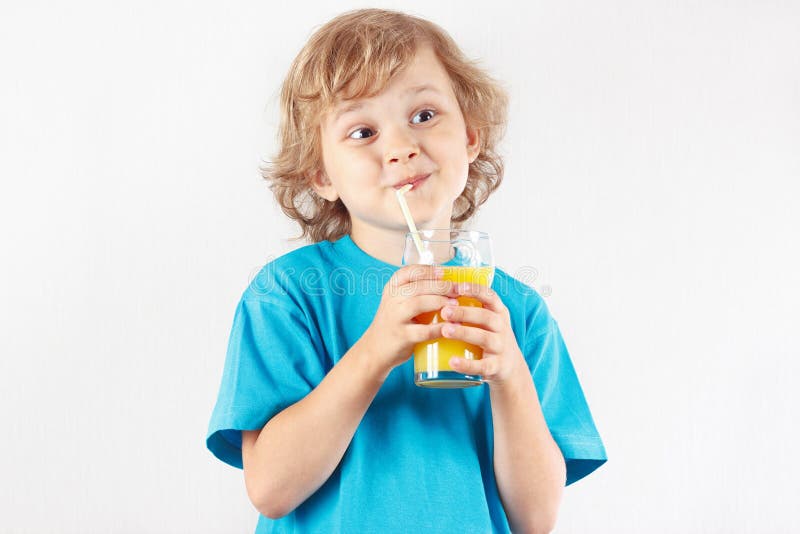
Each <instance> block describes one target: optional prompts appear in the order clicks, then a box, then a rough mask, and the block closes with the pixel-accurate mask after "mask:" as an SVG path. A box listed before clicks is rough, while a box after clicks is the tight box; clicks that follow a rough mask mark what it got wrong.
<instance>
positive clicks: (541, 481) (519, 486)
mask: <svg viewBox="0 0 800 534" xmlns="http://www.w3.org/2000/svg"><path fill="white" fill-rule="evenodd" d="M521 360H522V357H521V354H520V361H521ZM522 367H523V369H522V370H521V371H520V372H519V373H518V374H515V376H516V377H518V378H517V379H516V380H514V381H512V382H509V383H507V384H502V385H499V384H498V385H496V386H494V387H491V386H490V387H491V389H490V399H491V402H492V422H493V425H494V473H495V478H496V480H497V489H498V491H499V492H500V498H501V500H502V501H503V506H504V508H505V510H506V513H507V514H508V519H509V523H511V526H512V530H514V532H534V533H538V532H550V531H552V530H553V528H554V527H555V523H556V518H557V516H558V509H559V506H560V503H561V497H562V495H563V492H564V486H565V484H566V476H567V474H566V467H565V465H564V457H563V456H562V455H561V450H560V449H559V448H558V445H556V443H555V441H553V438H552V436H551V435H550V431H549V429H548V428H547V424H546V423H545V420H544V415H543V414H542V409H541V406H540V405H539V399H538V396H537V394H536V386H535V385H534V383H533V379H532V378H531V375H530V373H528V372H527V369H526V368H524V366H522Z"/></svg>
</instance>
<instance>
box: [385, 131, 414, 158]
mask: <svg viewBox="0 0 800 534" xmlns="http://www.w3.org/2000/svg"><path fill="white" fill-rule="evenodd" d="M384 133H385V134H386V133H389V132H384ZM418 155H419V144H417V142H416V140H415V139H414V137H413V136H411V135H409V134H408V132H407V131H403V130H402V129H400V128H397V129H395V130H394V131H393V132H391V133H389V136H388V139H387V142H386V154H385V156H384V158H383V159H384V162H385V163H400V164H404V163H406V162H408V161H409V160H411V159H412V158H415V157H417V156H418Z"/></svg>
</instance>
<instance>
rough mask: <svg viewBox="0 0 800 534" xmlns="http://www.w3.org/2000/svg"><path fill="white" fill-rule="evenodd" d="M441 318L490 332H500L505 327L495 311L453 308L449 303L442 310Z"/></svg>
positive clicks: (468, 307)
mask: <svg viewBox="0 0 800 534" xmlns="http://www.w3.org/2000/svg"><path fill="white" fill-rule="evenodd" d="M457 302H458V301H456V303H457ZM442 318H443V319H444V320H445V321H450V322H451V323H464V324H466V325H468V326H477V327H480V328H483V329H484V330H489V331H491V332H502V331H503V327H504V326H505V325H504V323H503V319H502V317H501V316H500V315H499V314H498V313H497V312H495V311H492V310H490V309H488V308H478V307H475V306H458V305H455V306H454V305H453V304H452V303H451V302H449V301H448V304H447V305H446V306H445V307H444V308H443V309H442Z"/></svg>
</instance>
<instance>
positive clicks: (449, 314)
mask: <svg viewBox="0 0 800 534" xmlns="http://www.w3.org/2000/svg"><path fill="white" fill-rule="evenodd" d="M452 315H453V308H442V317H444V318H445V319H447V318H449V317H452Z"/></svg>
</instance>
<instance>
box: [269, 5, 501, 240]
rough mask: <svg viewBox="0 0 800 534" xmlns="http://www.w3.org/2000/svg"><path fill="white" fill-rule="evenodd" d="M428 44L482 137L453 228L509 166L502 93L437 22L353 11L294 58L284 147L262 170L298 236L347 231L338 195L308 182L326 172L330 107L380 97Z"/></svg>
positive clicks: (284, 91)
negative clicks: (323, 131) (503, 146)
mask: <svg viewBox="0 0 800 534" xmlns="http://www.w3.org/2000/svg"><path fill="white" fill-rule="evenodd" d="M423 43H424V44H428V45H430V46H432V48H433V50H434V52H435V54H436V57H437V58H438V60H439V61H440V62H441V64H442V65H443V67H444V69H445V70H446V71H447V73H448V74H449V76H450V79H451V81H452V84H453V90H454V93H455V95H456V98H457V100H458V103H459V105H460V106H461V112H462V114H463V115H464V120H465V122H466V124H467V126H470V127H472V128H475V129H476V130H477V131H478V133H479V136H480V141H481V148H480V152H479V154H478V156H477V158H476V159H475V161H473V162H472V163H471V164H470V166H469V172H468V175H467V184H466V187H465V188H464V191H463V192H462V193H461V195H460V196H459V197H458V198H457V199H456V200H455V202H454V204H453V216H452V218H451V224H452V226H453V227H454V228H459V227H461V226H462V225H463V223H464V222H466V221H468V220H469V219H470V217H472V216H473V215H474V214H475V213H476V211H477V210H478V208H479V207H480V206H481V205H482V204H483V203H484V202H486V200H487V199H488V198H489V195H491V194H492V193H493V192H494V191H495V190H496V189H497V188H498V187H499V186H500V183H501V182H502V179H503V162H502V159H501V158H500V156H499V155H498V154H497V152H496V147H497V144H498V143H499V141H500V139H501V138H502V137H503V134H504V133H505V128H506V121H507V108H508V96H507V93H506V91H505V90H504V89H503V88H502V87H501V86H500V85H499V83H498V82H497V81H495V80H494V79H492V78H491V77H489V76H488V75H487V74H486V73H485V72H484V71H483V70H482V69H481V68H480V67H479V66H478V65H477V63H476V62H474V61H470V60H469V59H467V58H466V57H465V56H464V54H463V53H462V52H461V50H460V49H459V47H458V45H457V44H456V43H455V41H453V39H452V38H451V37H450V36H449V35H448V34H447V33H446V32H445V31H444V30H443V29H442V28H440V27H439V26H437V25H436V24H434V23H432V22H429V21H427V20H424V19H421V18H418V17H415V16H411V15H407V14H405V13H400V12H397V11H388V10H383V9H360V10H356V11H349V12H347V13H344V14H342V15H339V16H338V17H336V18H334V19H332V20H331V21H329V22H328V23H327V24H325V25H324V26H322V27H321V28H320V29H318V30H317V31H316V32H315V33H314V34H313V35H312V36H311V38H310V39H309V41H308V43H306V45H305V46H304V47H303V49H302V50H301V51H300V53H299V54H298V55H297V57H296V58H295V60H294V62H293V63H292V65H291V67H290V69H289V73H288V75H287V76H286V79H285V80H284V82H283V86H282V88H281V96H280V114H281V117H280V125H279V127H278V142H279V149H278V153H277V155H276V156H275V158H274V159H273V160H272V161H271V162H267V163H266V164H265V165H264V166H262V167H261V169H260V170H261V175H262V177H263V178H264V179H265V180H266V181H267V182H268V183H269V187H270V189H271V190H272V192H273V194H274V195H275V198H276V200H277V202H278V204H279V205H280V207H281V209H282V210H283V212H284V213H285V214H286V215H288V216H289V217H290V218H291V219H293V220H295V221H297V222H298V223H299V224H300V227H301V229H302V233H301V234H300V235H299V236H297V237H295V238H293V239H303V238H308V239H309V240H310V241H311V242H318V241H324V240H326V239H327V240H330V241H335V240H337V239H339V238H340V237H342V236H343V235H345V234H348V233H349V232H350V225H351V223H350V215H349V213H348V211H347V208H346V207H345V206H344V204H343V203H342V200H341V199H337V200H336V201H334V202H331V201H328V200H326V199H324V198H322V197H320V196H318V195H317V194H316V193H315V192H314V191H313V189H312V187H311V180H312V177H313V176H314V174H315V173H316V171H318V170H320V169H322V149H321V143H320V125H321V118H322V117H323V115H324V113H326V112H327V111H329V110H330V109H331V108H332V107H333V106H334V105H335V104H336V102H339V101H341V100H350V99H358V98H369V97H372V96H375V95H377V94H378V93H380V92H381V91H382V90H383V89H384V88H385V87H386V86H387V85H388V84H389V82H390V81H391V80H392V77H393V76H395V75H396V74H397V73H398V72H400V71H402V70H403V68H404V67H405V66H406V65H408V64H409V63H410V61H411V60H412V59H413V58H414V55H415V53H416V50H417V47H418V46H419V45H420V44H423Z"/></svg>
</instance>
